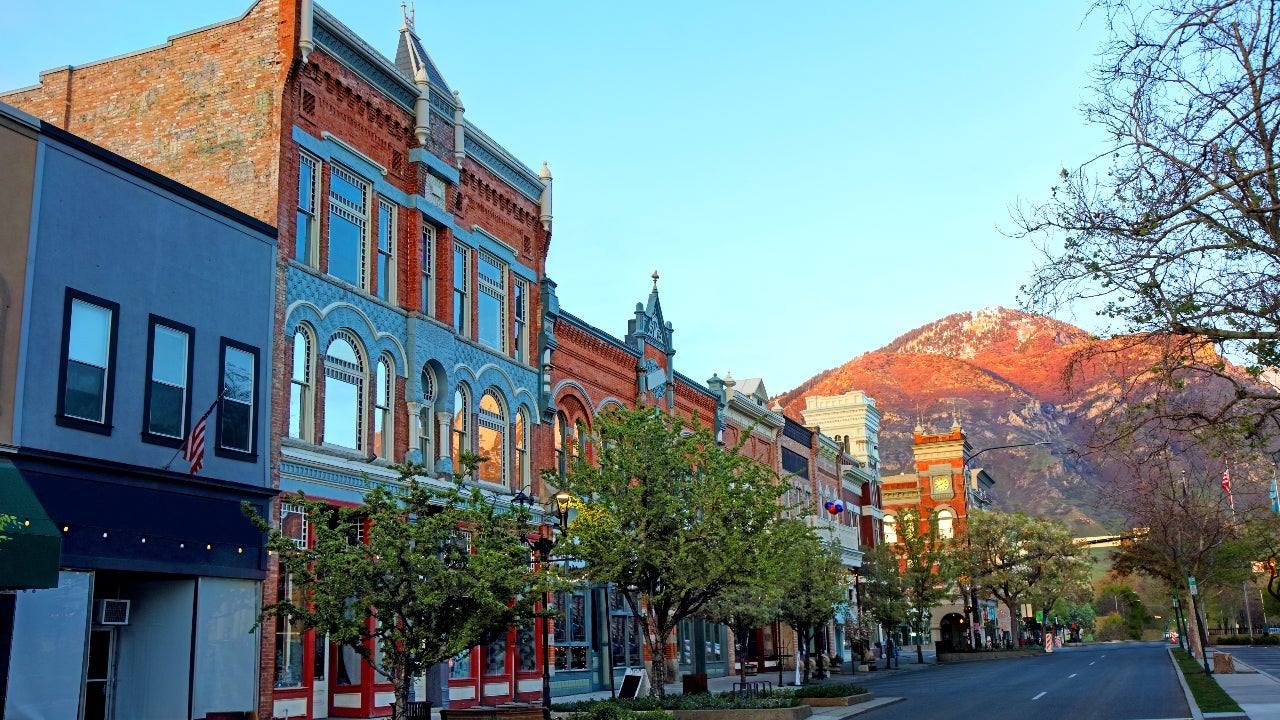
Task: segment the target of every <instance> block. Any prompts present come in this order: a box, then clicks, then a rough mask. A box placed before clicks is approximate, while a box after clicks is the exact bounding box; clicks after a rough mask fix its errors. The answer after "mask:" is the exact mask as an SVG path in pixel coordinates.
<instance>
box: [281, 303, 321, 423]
mask: <svg viewBox="0 0 1280 720" xmlns="http://www.w3.org/2000/svg"><path fill="white" fill-rule="evenodd" d="M299 335H301V336H302V337H303V342H304V344H305V347H304V348H303V350H304V355H305V357H304V358H303V361H302V363H303V367H302V370H303V372H304V377H303V378H302V379H301V380H299V379H298V377H297V372H296V371H297V367H298V336H299ZM316 345H317V343H316V333H315V331H314V330H313V329H312V328H311V326H309V325H307V324H305V323H299V324H298V326H297V327H295V328H294V330H293V348H292V353H293V358H292V359H293V363H292V364H291V365H290V368H289V427H288V428H287V429H286V430H285V433H286V436H287V437H291V438H294V439H295V440H301V441H303V442H315V431H316V426H315V415H316V412H315V411H316V408H315V392H316V367H317V366H316ZM295 387H297V388H299V390H298V401H297V404H298V406H297V408H295V407H294V397H293V389H294V388H295ZM295 412H296V413H297V415H296V418H297V421H298V433H297V434H296V435H295V434H293V423H294V418H295V414H294V413H295Z"/></svg>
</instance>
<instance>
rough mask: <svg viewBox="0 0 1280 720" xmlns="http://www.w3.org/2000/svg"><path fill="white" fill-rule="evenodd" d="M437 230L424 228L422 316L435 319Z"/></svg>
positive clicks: (429, 227)
mask: <svg viewBox="0 0 1280 720" xmlns="http://www.w3.org/2000/svg"><path fill="white" fill-rule="evenodd" d="M435 264H436V229H435V228H433V227H431V226H430V225H427V226H426V227H424V228H422V308H421V309H422V314H423V315H426V316H428V317H434V316H435V314H436V312H435V307H436V303H435V299H436V280H435V271H436V269H435Z"/></svg>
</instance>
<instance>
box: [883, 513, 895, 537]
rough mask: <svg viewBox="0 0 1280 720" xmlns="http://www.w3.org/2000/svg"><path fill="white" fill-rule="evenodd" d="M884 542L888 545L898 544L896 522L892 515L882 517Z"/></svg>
mask: <svg viewBox="0 0 1280 720" xmlns="http://www.w3.org/2000/svg"><path fill="white" fill-rule="evenodd" d="M884 541H885V542H887V543H890V544H892V543H896V542H898V521H897V519H896V518H894V517H893V516H892V515H885V516H884Z"/></svg>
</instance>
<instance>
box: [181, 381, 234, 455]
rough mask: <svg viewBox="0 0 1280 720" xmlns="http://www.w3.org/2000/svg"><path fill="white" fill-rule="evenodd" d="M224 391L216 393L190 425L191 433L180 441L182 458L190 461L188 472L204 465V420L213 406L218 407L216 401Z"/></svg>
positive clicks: (207, 417)
mask: <svg viewBox="0 0 1280 720" xmlns="http://www.w3.org/2000/svg"><path fill="white" fill-rule="evenodd" d="M226 392H227V391H226V389H223V391H222V392H220V393H218V397H216V398H214V399H213V404H212V405H210V406H209V409H208V410H205V411H204V414H203V415H201V416H200V419H199V420H197V421H196V424H195V425H192V426H191V434H190V435H187V439H186V440H185V441H183V443H182V450H181V452H182V459H183V460H186V461H187V462H189V463H191V470H189V471H188V472H190V473H191V474H192V475H195V474H196V473H198V472H200V469H201V468H203V467H204V431H205V424H206V423H205V421H207V420H208V419H209V415H211V414H212V413H213V410H214V408H216V407H218V401H219V400H221V399H222V396H223V395H225V394H226Z"/></svg>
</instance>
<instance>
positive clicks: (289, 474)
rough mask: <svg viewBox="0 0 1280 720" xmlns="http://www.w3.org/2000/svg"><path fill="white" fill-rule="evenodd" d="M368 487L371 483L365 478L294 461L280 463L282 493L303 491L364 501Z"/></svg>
mask: <svg viewBox="0 0 1280 720" xmlns="http://www.w3.org/2000/svg"><path fill="white" fill-rule="evenodd" d="M368 489H369V485H368V483H366V482H365V480H364V478H354V477H351V476H349V475H344V474H342V473H337V472H331V471H327V470H321V469H319V468H312V467H307V466H305V465H296V464H294V463H288V462H284V463H280V492H281V494H292V493H298V492H302V493H304V494H305V495H307V497H310V498H319V497H322V498H325V499H326V500H340V501H342V502H350V503H363V502H364V494H365V491H367V490H368Z"/></svg>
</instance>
